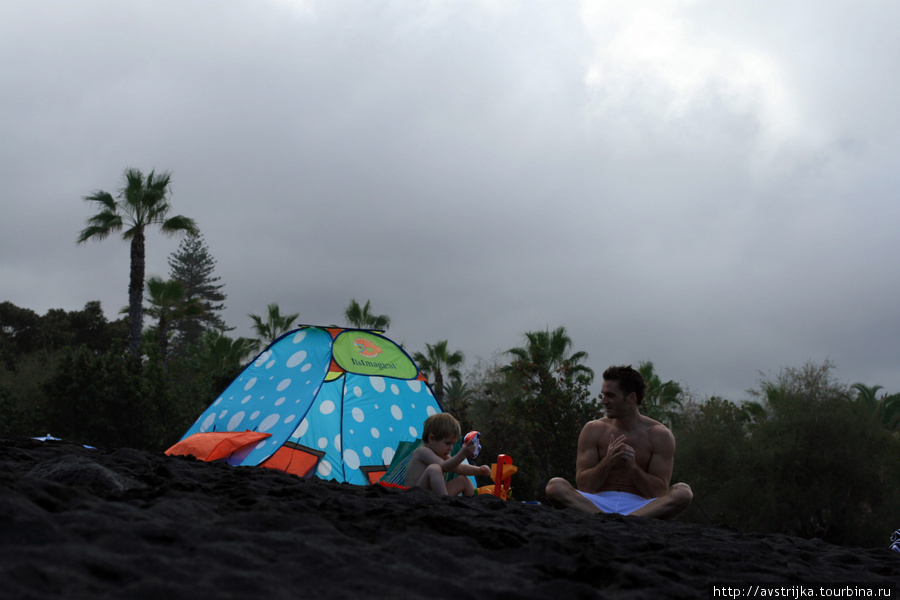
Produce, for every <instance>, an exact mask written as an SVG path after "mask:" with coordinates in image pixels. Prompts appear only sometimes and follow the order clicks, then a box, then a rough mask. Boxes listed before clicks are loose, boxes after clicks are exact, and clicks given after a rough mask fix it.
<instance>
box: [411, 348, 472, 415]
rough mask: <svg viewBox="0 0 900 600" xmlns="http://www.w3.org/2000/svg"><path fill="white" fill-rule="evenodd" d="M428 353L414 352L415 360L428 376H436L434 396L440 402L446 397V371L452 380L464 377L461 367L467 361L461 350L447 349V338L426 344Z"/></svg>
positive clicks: (433, 385)
mask: <svg viewBox="0 0 900 600" xmlns="http://www.w3.org/2000/svg"><path fill="white" fill-rule="evenodd" d="M425 349H426V353H425V354H422V353H421V352H416V353H415V354H413V360H414V361H416V364H417V365H418V366H419V369H420V370H421V371H422V373H424V374H425V376H426V377H428V376H430V377H433V378H434V382H433V383H432V387H433V388H434V397H435V398H436V399H437V401H438V402H441V401H443V399H444V372H445V371H446V375H447V376H448V377H449V378H450V379H452V380H460V379H462V375H461V374H460V372H459V369H458V368H457V367H459V366H460V365H462V363H463V361H465V356H464V355H463V353H462V352H461V351H459V350H457V351H456V352H450V351H449V350H447V340H441V341H439V342H438V343H436V344H434V345H433V346H432V345H431V344H425Z"/></svg>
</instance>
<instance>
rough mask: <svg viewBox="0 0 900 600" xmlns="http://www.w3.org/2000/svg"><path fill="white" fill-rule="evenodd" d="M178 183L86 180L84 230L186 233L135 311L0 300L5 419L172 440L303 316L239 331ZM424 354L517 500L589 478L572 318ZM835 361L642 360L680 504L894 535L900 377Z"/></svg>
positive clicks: (270, 313)
mask: <svg viewBox="0 0 900 600" xmlns="http://www.w3.org/2000/svg"><path fill="white" fill-rule="evenodd" d="M169 182H170V175H169V174H167V173H165V174H162V175H156V174H155V173H151V174H150V175H149V176H148V177H146V178H144V177H143V174H142V173H140V172H139V171H136V170H129V171H127V172H126V175H125V178H124V183H123V186H122V188H121V189H120V190H119V194H118V200H116V198H114V197H113V196H112V195H111V194H107V193H105V192H94V193H92V194H90V195H89V196H86V197H85V198H86V199H87V200H88V201H90V202H92V203H97V205H98V206H99V207H100V212H98V213H97V214H96V215H94V216H93V217H91V218H90V219H89V220H88V227H87V228H85V229H84V230H83V231H82V232H81V234H80V235H79V236H78V238H77V239H78V241H79V242H83V241H87V240H89V239H103V238H105V237H107V236H108V235H110V234H112V233H115V232H122V236H123V238H125V239H126V240H131V244H132V248H131V249H132V253H131V256H132V261H135V260H143V256H144V249H143V240H144V236H143V232H144V231H145V230H146V228H147V227H150V226H160V227H161V228H162V229H163V230H164V231H166V230H167V231H169V232H172V233H178V232H180V233H184V234H186V236H185V237H184V238H183V239H182V241H181V244H180V245H179V248H178V250H177V251H176V252H174V253H173V254H172V255H171V256H170V258H169V267H170V273H169V278H168V279H163V278H159V277H151V278H149V279H147V280H144V275H143V266H141V267H140V268H136V267H134V265H132V266H133V268H132V269H131V273H130V281H129V307H128V309H127V315H126V316H123V317H121V318H118V319H116V320H108V319H107V318H106V317H105V315H104V313H103V310H102V309H101V306H100V303H99V302H96V301H95V302H88V303H87V304H86V305H85V307H84V308H83V309H82V310H79V311H69V312H67V311H64V310H61V309H53V310H49V311H47V313H46V314H44V315H38V314H37V313H35V312H34V311H32V310H30V309H27V308H21V307H17V306H15V305H13V304H12V303H10V302H3V303H0V436H17V435H29V436H30V435H39V434H43V433H53V434H54V435H56V436H59V437H63V438H65V439H69V440H71V441H75V442H79V443H87V444H92V445H97V446H109V447H134V448H140V449H146V450H152V451H159V450H162V449H165V448H166V447H168V446H169V445H171V444H172V443H174V442H175V441H177V439H178V438H180V436H181V435H182V434H183V432H184V431H185V430H187V428H188V427H189V426H190V424H191V423H192V422H193V421H194V420H195V419H196V416H197V415H199V414H200V413H201V412H202V411H203V410H204V409H205V408H206V407H207V406H208V405H209V404H210V403H211V402H212V401H213V400H214V399H215V398H216V397H217V396H218V394H220V393H221V391H222V390H223V389H224V388H225V387H227V385H228V384H229V383H230V382H231V381H232V380H233V379H234V377H236V376H237V375H238V373H239V372H240V370H241V369H242V368H244V366H245V365H246V364H247V362H248V360H249V359H250V358H251V357H252V356H254V355H255V353H256V352H259V351H260V350H262V349H263V348H264V347H265V346H267V345H268V344H269V343H270V342H272V341H274V340H275V339H277V338H278V337H279V336H281V335H282V334H284V333H286V332H287V331H289V330H290V329H292V328H293V327H294V325H295V323H296V321H297V319H298V317H299V313H282V311H281V308H280V307H279V305H278V304H275V303H273V304H269V305H268V306H267V307H266V311H265V312H263V313H262V314H260V315H256V314H251V315H248V318H249V319H250V320H251V322H252V327H253V330H254V332H255V333H256V338H255V339H248V338H243V337H237V338H234V337H231V336H229V334H228V332H229V331H231V329H230V328H229V327H228V326H227V325H226V323H225V322H224V320H223V319H222V317H221V311H222V310H223V309H224V308H225V301H226V299H227V296H226V294H225V292H224V285H223V284H222V283H221V282H220V280H219V278H218V277H216V276H214V270H215V259H214V258H213V257H212V255H211V253H210V252H209V249H208V248H207V247H206V244H205V241H204V240H203V237H202V234H201V233H200V231H199V229H198V228H197V226H196V223H194V222H193V221H192V220H190V219H187V218H184V217H177V218H174V217H169V216H168V213H169V211H170V209H171V205H170V204H169V202H168V184H169ZM173 219H174V220H173ZM135 240H139V242H135ZM135 245H139V246H141V247H140V248H138V249H137V250H136V249H135ZM136 279H137V280H139V281H140V286H139V287H140V291H141V293H140V294H137V293H136V292H135V291H134V290H135V286H136V285H137V284H136ZM145 293H146V295H145ZM136 315H138V316H136ZM145 315H146V316H149V317H150V319H151V321H152V323H151V324H150V325H149V326H146V327H145V326H144V316H145ZM343 316H344V318H345V320H346V323H347V325H348V326H351V327H361V328H368V329H375V330H381V331H386V330H387V329H388V328H389V327H390V325H391V319H390V317H389V316H388V315H379V314H375V312H374V311H373V308H372V305H371V302H370V301H368V300H367V301H366V302H365V303H364V304H360V303H359V302H357V300H356V299H352V300H351V301H350V304H349V305H348V307H347V308H346V310H345V311H344V315H343ZM136 323H137V324H138V325H140V326H139V327H136ZM411 355H412V357H413V359H414V360H415V362H416V363H417V365H418V366H419V368H420V369H421V371H422V372H423V373H424V374H425V375H426V377H427V378H428V380H429V383H430V384H431V386H432V389H433V391H434V394H435V396H436V398H437V399H438V401H439V402H440V403H441V405H442V406H443V408H444V410H446V411H447V412H450V413H452V414H454V415H455V416H456V417H457V418H458V419H459V420H460V422H461V424H462V426H463V429H464V431H468V430H472V429H478V430H479V431H481V432H482V436H483V437H482V445H483V454H482V456H484V457H485V460H486V461H488V460H489V459H487V457H495V456H497V455H498V454H501V453H502V454H507V455H509V456H511V457H513V459H514V462H515V464H516V465H517V466H518V467H519V472H518V473H517V474H516V475H515V477H514V481H513V497H514V498H515V499H523V500H524V499H529V500H531V499H538V500H540V499H542V495H543V486H544V484H545V483H546V482H547V481H548V480H549V479H550V478H551V477H553V476H562V477H566V478H568V479H569V480H570V481H574V475H575V472H574V469H575V454H576V445H577V439H578V434H579V432H580V430H581V427H582V426H583V425H584V423H586V422H587V421H589V420H591V419H595V418H598V417H599V416H601V415H602V407H601V406H600V404H599V402H598V401H597V398H595V397H592V395H591V392H590V389H591V385H592V383H593V382H594V376H595V374H594V372H593V370H592V369H590V368H589V367H588V366H587V365H586V363H587V360H588V358H589V357H588V355H587V353H585V352H582V351H578V350H576V349H575V344H574V342H573V340H572V339H571V337H570V335H569V332H568V331H567V330H566V329H565V327H558V328H556V329H553V330H550V329H549V328H548V329H544V330H536V331H529V332H526V333H525V334H524V336H523V338H522V345H521V346H518V347H514V348H510V349H508V350H506V351H504V352H501V353H498V354H497V355H496V356H494V357H493V358H492V359H491V360H487V361H486V360H479V361H477V362H476V363H474V364H470V365H468V368H466V369H464V367H465V366H466V365H465V356H464V354H463V353H462V352H461V351H458V350H453V349H452V348H451V346H450V344H449V341H448V340H439V341H436V342H435V343H434V344H426V345H425V348H424V351H417V352H413V353H411ZM833 369H834V365H833V364H831V363H829V362H826V363H824V364H812V363H810V364H806V365H803V366H801V367H788V368H785V369H784V370H782V371H781V372H780V373H779V374H778V375H777V376H776V377H774V378H765V377H761V379H760V381H759V385H758V387H757V388H756V389H754V390H749V398H747V399H745V400H744V401H738V402H735V401H734V400H731V399H725V398H717V397H711V398H705V399H699V398H696V397H694V396H692V395H691V394H690V393H689V392H688V391H687V390H685V389H684V388H683V386H682V385H681V384H679V383H678V382H676V381H675V380H671V379H670V380H663V379H662V378H661V377H660V375H659V374H658V372H657V370H656V368H655V366H654V364H653V363H652V362H649V361H647V362H643V363H641V364H639V365H638V370H639V371H640V372H641V373H642V375H643V376H644V379H645V381H646V383H647V393H646V395H645V400H644V403H643V405H642V407H641V412H642V413H643V414H646V415H648V416H650V417H652V418H654V419H657V420H659V421H661V422H663V423H665V424H666V425H667V426H668V427H670V428H671V429H672V430H673V432H674V434H675V437H676V440H677V444H678V446H677V450H676V460H675V473H674V477H673V481H684V482H687V483H689V484H690V485H691V486H692V488H693V490H694V495H695V501H694V504H693V505H692V507H691V509H690V510H689V511H688V512H687V513H685V515H683V516H682V520H687V521H694V522H701V523H717V524H724V525H728V526H732V527H737V528H740V529H744V530H747V531H761V532H779V533H785V534H790V535H800V536H804V537H821V538H823V539H825V540H827V541H830V542H833V543H838V544H847V545H864V546H873V545H881V544H883V543H884V542H885V541H886V539H887V536H889V534H890V532H891V531H893V530H894V529H896V528H897V526H898V524H897V522H896V520H895V518H896V517H895V516H896V515H897V514H900V394H886V393H883V392H882V393H881V394H880V395H879V392H880V391H881V390H882V388H881V387H880V386H877V385H875V386H870V385H866V384H863V383H855V384H852V385H849V384H845V383H842V382H839V381H837V380H836V379H835V378H834V376H833V374H832V373H833Z"/></svg>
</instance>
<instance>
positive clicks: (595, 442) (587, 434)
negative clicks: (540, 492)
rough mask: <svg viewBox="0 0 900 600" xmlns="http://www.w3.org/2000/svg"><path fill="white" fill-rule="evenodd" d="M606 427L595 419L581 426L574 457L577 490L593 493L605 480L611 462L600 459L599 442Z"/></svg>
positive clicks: (605, 458)
mask: <svg viewBox="0 0 900 600" xmlns="http://www.w3.org/2000/svg"><path fill="white" fill-rule="evenodd" d="M605 431H606V429H605V428H604V427H603V426H602V425H600V424H599V423H598V422H596V421H591V422H590V423H588V424H587V425H585V426H584V427H582V428H581V435H579V436H578V456H577V458H576V459H575V485H576V486H577V487H578V489H579V490H582V491H585V492H588V493H590V494H593V493H595V492H596V491H597V490H598V489H600V486H602V485H603V483H604V482H605V481H606V477H607V476H608V475H609V470H610V468H612V462H611V461H609V460H607V459H608V457H607V456H605V457H604V459H603V460H601V459H600V444H601V440H602V439H603V433H604V432H605Z"/></svg>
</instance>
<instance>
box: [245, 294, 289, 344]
mask: <svg viewBox="0 0 900 600" xmlns="http://www.w3.org/2000/svg"><path fill="white" fill-rule="evenodd" d="M267 310H268V314H267V315H266V320H265V321H263V319H262V317H260V316H258V315H253V314H251V315H248V316H249V317H250V318H251V319H252V320H253V329H254V330H255V331H256V336H257V337H258V338H259V343H258V347H260V348H262V347H263V346H265V345H267V344H270V343H271V342H274V341H275V340H277V339H278V338H279V337H281V336H282V335H283V334H285V333H287V332H288V331H290V330H291V327H292V326H293V324H294V321H296V320H297V317H299V316H300V313H295V314H292V315H282V314H281V308H280V307H279V306H278V304H277V303H275V302H273V303H272V304H270V305H269V306H268V307H267Z"/></svg>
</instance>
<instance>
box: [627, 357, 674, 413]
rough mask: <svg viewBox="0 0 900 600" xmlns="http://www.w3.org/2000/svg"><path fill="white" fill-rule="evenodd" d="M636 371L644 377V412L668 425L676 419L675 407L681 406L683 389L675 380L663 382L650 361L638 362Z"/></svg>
mask: <svg viewBox="0 0 900 600" xmlns="http://www.w3.org/2000/svg"><path fill="white" fill-rule="evenodd" d="M637 370H638V373H640V374H641V376H642V377H643V378H644V383H645V384H646V385H647V389H646V390H645V392H644V402H643V408H644V411H643V412H644V413H645V414H646V415H647V416H649V417H652V418H654V419H658V420H660V421H662V422H664V423H666V425H668V426H669V427H671V426H673V425H675V424H676V422H677V421H678V412H677V409H679V408H681V399H682V397H683V396H684V390H682V389H681V385H679V384H678V383H677V382H676V381H672V380H669V381H666V382H663V381H662V380H661V379H660V378H659V375H657V373H656V372H655V370H654V368H653V363H652V362H650V361H646V362H642V363H640V364H638V369H637Z"/></svg>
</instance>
